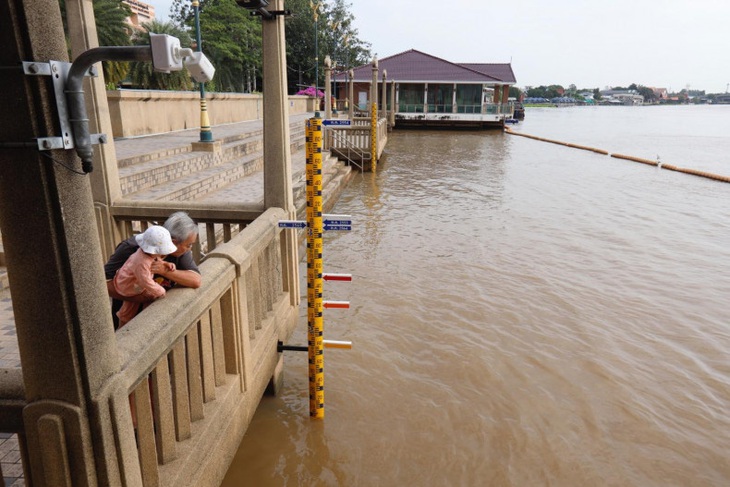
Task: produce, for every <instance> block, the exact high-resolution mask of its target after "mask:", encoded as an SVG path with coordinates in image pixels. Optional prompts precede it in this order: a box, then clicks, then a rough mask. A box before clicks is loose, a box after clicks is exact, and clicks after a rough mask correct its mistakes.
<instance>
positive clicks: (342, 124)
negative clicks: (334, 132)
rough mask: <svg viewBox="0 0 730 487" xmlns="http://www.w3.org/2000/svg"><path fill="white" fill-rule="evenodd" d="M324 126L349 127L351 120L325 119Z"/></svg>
mask: <svg viewBox="0 0 730 487" xmlns="http://www.w3.org/2000/svg"><path fill="white" fill-rule="evenodd" d="M322 125H334V126H338V127H349V126H350V121H349V120H344V119H343V120H331V119H324V120H322Z"/></svg>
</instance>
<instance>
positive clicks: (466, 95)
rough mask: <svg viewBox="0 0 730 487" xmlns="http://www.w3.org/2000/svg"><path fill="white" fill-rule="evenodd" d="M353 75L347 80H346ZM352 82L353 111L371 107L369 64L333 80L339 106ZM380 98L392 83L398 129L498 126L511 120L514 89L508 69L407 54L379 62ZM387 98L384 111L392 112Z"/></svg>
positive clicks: (338, 75) (512, 73)
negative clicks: (383, 87) (512, 88)
mask: <svg viewBox="0 0 730 487" xmlns="http://www.w3.org/2000/svg"><path fill="white" fill-rule="evenodd" d="M350 73H351V74H350ZM350 76H352V80H354V93H353V100H348V101H349V102H350V103H354V104H355V107H357V109H359V110H362V111H366V110H368V107H369V106H370V103H371V101H370V93H371V89H370V88H371V85H372V80H373V66H372V65H371V64H367V65H364V66H360V67H357V68H354V69H352V70H351V71H350V72H349V73H348V72H340V73H337V74H336V75H335V76H333V79H334V80H335V83H336V85H337V88H336V90H335V92H336V93H337V94H338V95H339V96H338V98H339V99H340V100H344V99H345V98H346V97H347V93H348V90H347V89H346V83H347V82H348V81H349V80H350ZM377 81H378V86H379V88H378V93H382V84H383V82H384V81H385V82H386V83H388V84H392V83H395V103H394V105H395V107H396V113H395V120H396V126H398V127H403V126H454V127H455V126H468V127H489V126H495V125H496V126H501V125H502V124H503V123H504V119H505V118H510V117H511V116H512V106H511V105H510V103H509V102H508V94H509V87H510V86H512V85H514V84H515V83H516V79H515V75H514V72H513V71H512V65H511V64H509V63H454V62H451V61H447V60H445V59H441V58H438V57H436V56H432V55H430V54H426V53H424V52H421V51H417V50H415V49H411V50H408V51H405V52H401V53H399V54H395V55H393V56H389V57H386V58H383V59H380V60H378V74H377ZM390 98H391V97H388V110H390V109H391V106H390V104H391V99H390Z"/></svg>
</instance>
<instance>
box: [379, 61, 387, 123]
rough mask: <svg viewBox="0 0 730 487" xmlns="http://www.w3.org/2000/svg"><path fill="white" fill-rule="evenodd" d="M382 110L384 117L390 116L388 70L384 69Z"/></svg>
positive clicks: (381, 95) (381, 98) (381, 96)
mask: <svg viewBox="0 0 730 487" xmlns="http://www.w3.org/2000/svg"><path fill="white" fill-rule="evenodd" d="M380 112H381V113H382V115H381V116H382V117H383V118H387V117H388V71H387V70H385V69H384V70H383V84H382V86H381V94H380Z"/></svg>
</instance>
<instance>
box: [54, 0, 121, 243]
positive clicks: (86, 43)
mask: <svg viewBox="0 0 730 487" xmlns="http://www.w3.org/2000/svg"><path fill="white" fill-rule="evenodd" d="M66 21H67V22H68V33H69V40H70V43H71V55H72V56H73V57H74V58H76V57H78V56H79V54H81V53H83V52H85V51H88V50H89V49H92V48H94V47H99V41H98V39H97V35H96V22H95V21H94V9H93V3H92V2H91V0H68V1H67V2H66ZM97 67H98V71H99V76H97V77H89V78H87V79H86V80H85V81H84V92H85V93H86V106H87V107H88V109H89V111H88V116H89V131H90V132H91V133H99V134H106V136H107V137H106V143H105V144H98V145H96V146H94V160H95V162H96V164H94V166H95V168H94V172H92V173H91V174H90V177H91V193H92V195H93V198H94V209H95V212H96V225H97V227H98V231H99V237H100V239H101V249H102V252H103V254H104V255H111V253H112V252H113V251H114V248H115V247H116V245H117V243H119V241H120V240H121V239H122V237H123V235H122V229H121V228H120V227H119V226H118V225H117V224H116V223H115V221H114V219H113V218H112V217H111V214H110V212H109V208H110V207H111V206H112V204H114V202H115V201H117V200H119V199H120V198H121V196H122V189H121V185H120V183H119V168H118V166H117V156H116V152H115V149H114V138H113V137H112V131H113V129H112V124H111V120H110V117H109V103H108V102H107V98H106V86H105V80H104V74H103V71H102V69H101V64H99V65H97Z"/></svg>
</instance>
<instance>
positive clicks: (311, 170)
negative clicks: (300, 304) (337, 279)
mask: <svg viewBox="0 0 730 487" xmlns="http://www.w3.org/2000/svg"><path fill="white" fill-rule="evenodd" d="M306 142H307V149H306V156H307V166H306V177H307V325H308V326H307V343H308V349H309V415H310V416H311V417H312V418H315V419H323V418H324V339H323V333H324V313H323V311H324V303H323V292H324V280H323V278H322V269H323V265H322V250H323V247H324V246H323V243H322V240H323V239H322V234H323V232H324V228H323V222H322V145H323V140H322V119H321V118H319V113H317V114H316V115H315V117H314V118H310V119H309V120H307V129H306Z"/></svg>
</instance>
